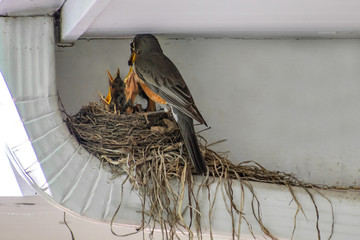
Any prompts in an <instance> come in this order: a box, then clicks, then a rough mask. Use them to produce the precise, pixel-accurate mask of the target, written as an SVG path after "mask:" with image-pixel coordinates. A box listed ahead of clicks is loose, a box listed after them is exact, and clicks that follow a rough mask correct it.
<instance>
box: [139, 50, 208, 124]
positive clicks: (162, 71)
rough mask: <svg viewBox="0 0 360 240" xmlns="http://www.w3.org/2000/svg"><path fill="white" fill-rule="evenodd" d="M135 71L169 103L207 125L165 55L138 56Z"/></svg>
mask: <svg viewBox="0 0 360 240" xmlns="http://www.w3.org/2000/svg"><path fill="white" fill-rule="evenodd" d="M135 71H136V74H137V75H138V76H139V77H140V78H141V79H142V80H143V81H144V82H145V83H146V85H147V86H148V87H149V88H150V89H151V90H152V91H153V92H154V93H156V94H158V95H159V96H160V97H162V98H163V99H164V100H165V101H166V102H167V103H169V104H170V105H172V106H174V107H176V108H177V109H178V110H179V111H181V112H183V113H185V114H186V115H188V116H189V117H191V118H193V119H195V120H197V121H198V122H200V123H202V124H205V125H206V122H205V120H204V118H203V117H202V116H201V114H200V112H199V110H198V109H197V107H196V105H195V103H194V100H193V98H192V96H191V93H190V91H189V88H188V87H187V85H186V83H185V81H184V79H183V78H182V76H181V74H180V72H179V70H178V69H177V68H176V66H175V64H174V63H173V62H171V60H170V59H169V58H167V57H166V56H165V55H164V54H159V53H153V54H151V53H148V54H146V55H145V56H142V55H138V56H137V58H136V61H135Z"/></svg>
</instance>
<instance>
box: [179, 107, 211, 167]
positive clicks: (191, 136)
mask: <svg viewBox="0 0 360 240" xmlns="http://www.w3.org/2000/svg"><path fill="white" fill-rule="evenodd" d="M172 111H173V114H174V117H175V120H176V122H177V123H178V125H179V128H180V132H181V135H182V137H183V139H184V142H185V146H186V148H187V150H188V152H189V155H190V159H191V161H192V163H193V165H194V166H195V169H196V172H197V173H198V174H202V173H206V164H205V162H204V159H203V157H202V155H201V152H200V148H199V144H198V141H197V138H196V134H195V129H194V123H193V119H192V118H190V117H189V116H187V115H185V114H184V113H182V112H180V111H179V110H177V109H176V108H174V107H172Z"/></svg>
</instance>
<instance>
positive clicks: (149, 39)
mask: <svg viewBox="0 0 360 240" xmlns="http://www.w3.org/2000/svg"><path fill="white" fill-rule="evenodd" d="M130 47H131V51H132V52H135V53H136V54H141V53H144V52H147V53H149V52H153V53H154V52H158V53H162V49H161V47H160V43H159V41H158V40H157V39H156V37H155V36H154V35H151V34H138V35H136V36H135V38H134V40H133V41H132V43H131V44H130Z"/></svg>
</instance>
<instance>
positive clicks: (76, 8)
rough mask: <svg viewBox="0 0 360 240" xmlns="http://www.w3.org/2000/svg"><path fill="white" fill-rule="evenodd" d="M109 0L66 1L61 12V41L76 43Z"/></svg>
mask: <svg viewBox="0 0 360 240" xmlns="http://www.w3.org/2000/svg"><path fill="white" fill-rule="evenodd" d="M110 2H111V0H67V1H66V2H65V4H64V6H63V7H62V10H61V41H62V42H74V41H76V40H77V39H78V38H79V37H80V36H81V35H82V34H83V33H84V32H85V31H86V30H87V29H88V27H89V26H90V25H91V24H92V23H93V21H94V20H95V19H96V18H97V17H98V15H99V14H100V13H101V12H102V11H103V10H104V9H105V8H106V6H107V5H109V3H110Z"/></svg>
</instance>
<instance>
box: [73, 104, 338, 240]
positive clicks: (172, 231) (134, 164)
mask: <svg viewBox="0 0 360 240" xmlns="http://www.w3.org/2000/svg"><path fill="white" fill-rule="evenodd" d="M66 123H67V125H68V128H69V129H70V132H71V133H72V134H73V135H74V136H75V137H76V138H77V140H78V141H79V143H80V144H81V145H82V146H83V147H84V148H85V149H87V150H88V151H89V152H90V153H92V154H93V155H95V156H97V157H98V158H99V159H100V160H101V161H102V162H103V165H108V166H109V167H110V168H111V170H112V172H113V174H114V177H116V176H117V175H123V174H127V178H126V180H125V181H129V182H130V183H131V184H132V185H133V187H134V189H136V190H137V191H138V195H139V196H140V198H141V199H140V200H141V202H142V204H143V209H142V210H141V212H142V224H141V226H140V228H139V229H138V230H140V229H142V230H143V229H150V235H152V234H153V233H154V230H155V228H160V229H161V230H162V232H163V234H164V236H165V237H166V239H174V238H178V237H179V236H178V234H179V231H180V232H187V233H188V234H189V236H190V238H192V237H193V236H195V233H194V232H193V229H194V228H195V230H196V233H197V235H198V236H201V233H202V229H201V223H200V220H201V212H203V210H202V209H201V206H200V204H199V202H198V200H197V194H198V193H199V189H200V188H202V189H205V190H207V191H208V200H209V207H208V208H209V209H210V210H209V219H208V221H209V229H208V230H209V233H210V237H211V238H212V237H213V236H212V224H211V216H212V208H213V207H214V202H215V199H216V197H215V196H216V194H217V192H218V191H221V192H222V195H223V200H224V202H225V204H226V206H227V211H228V213H229V215H230V217H231V219H232V223H233V224H232V228H233V238H235V237H240V224H241V220H243V222H245V223H247V226H248V229H249V232H250V233H251V234H252V235H253V237H254V238H255V233H253V230H252V227H251V226H250V224H249V223H248V221H247V216H245V215H244V214H243V208H244V203H243V202H242V203H240V204H239V203H238V202H237V203H235V200H234V196H233V189H232V183H233V181H238V182H239V183H240V186H241V189H242V192H244V188H247V189H248V190H249V191H250V192H251V194H252V198H253V201H252V203H251V204H252V213H253V215H254V217H255V219H256V221H257V222H258V224H259V226H260V229H261V230H262V232H263V233H264V234H265V235H267V236H268V237H270V238H271V239H276V237H275V236H274V235H273V234H272V233H271V232H270V231H269V229H268V228H267V227H266V226H265V225H264V223H263V221H262V219H261V214H260V203H259V201H258V199H257V196H256V194H255V193H254V191H253V188H252V185H251V182H252V181H256V182H263V183H272V184H280V185H284V186H286V187H287V188H288V189H289V192H290V194H291V195H292V197H293V199H294V202H295V203H296V204H297V206H298V211H297V212H296V214H295V216H294V228H293V230H292V233H293V234H294V232H295V228H296V216H297V214H298V212H299V211H302V207H301V204H300V203H299V201H298V200H297V197H296V195H295V194H294V191H293V189H292V187H294V186H299V187H302V188H304V189H305V191H306V192H307V193H308V194H309V196H310V197H311V199H312V201H313V204H314V206H315V210H316V214H317V221H316V230H317V232H318V237H320V230H319V227H318V220H319V218H318V216H319V212H318V210H317V207H316V203H315V201H314V198H313V196H312V193H311V192H310V191H309V190H308V189H309V188H317V187H318V186H314V185H311V184H305V183H303V182H301V181H299V180H298V179H296V178H295V177H294V176H293V175H291V174H287V173H283V172H279V171H269V170H267V169H265V168H264V167H262V166H261V165H259V164H257V163H255V162H252V161H247V162H242V163H240V164H233V163H232V162H230V161H229V160H228V158H227V156H226V154H222V153H217V152H215V151H213V150H211V149H210V146H211V145H212V144H208V143H207V141H206V140H205V139H204V138H203V137H201V136H200V135H199V134H198V139H199V145H200V150H201V152H202V155H203V157H204V160H205V162H206V165H207V168H208V171H207V174H206V175H204V176H202V177H201V184H200V186H199V187H198V188H197V187H195V185H196V184H194V177H193V175H194V174H196V172H195V169H194V168H193V166H192V165H191V163H190V160H189V156H188V153H187V151H186V149H185V145H184V143H183V140H182V137H181V134H180V131H179V129H178V127H177V125H176V123H175V121H174V120H173V119H172V117H171V116H169V115H168V113H165V112H163V111H158V112H150V113H133V114H130V115H127V114H119V112H117V113H114V112H113V111H108V110H107V109H105V108H104V107H103V106H102V105H101V104H98V103H90V104H89V105H88V106H84V107H82V109H81V110H80V111H79V112H78V113H77V114H76V115H74V116H67V119H66ZM174 182H176V183H178V186H177V187H175V186H174V184H173V183H174ZM211 184H215V185H216V191H215V192H211V191H210V187H209V186H210V185H211ZM196 189H197V190H196ZM185 190H186V191H185ZM218 201H219V199H218ZM241 201H244V200H243V199H242V200H241ZM185 202H186V203H185ZM228 202H230V204H228ZM119 209H120V206H119V208H118V210H117V212H118V211H119ZM180 209H182V210H181V211H180ZM117 212H116V213H117ZM185 212H187V215H188V216H189V217H188V219H186V218H184V214H185ZM302 212H303V211H302ZM116 213H115V214H114V217H113V220H114V218H115V215H116ZM333 217H334V216H333ZM235 219H240V221H238V226H236V224H234V222H235ZM136 232H138V231H135V233H136ZM113 233H114V234H116V233H115V232H113Z"/></svg>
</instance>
